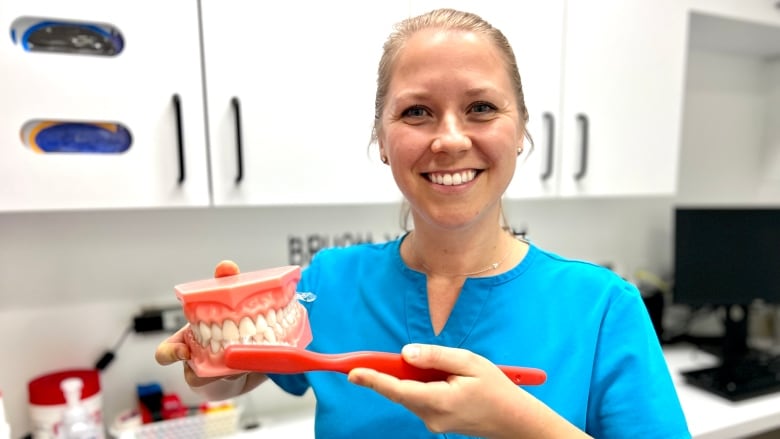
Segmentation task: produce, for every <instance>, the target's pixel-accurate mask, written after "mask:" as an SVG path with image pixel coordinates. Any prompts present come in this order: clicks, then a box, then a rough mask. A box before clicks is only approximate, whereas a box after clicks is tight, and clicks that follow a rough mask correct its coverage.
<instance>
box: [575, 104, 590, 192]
mask: <svg viewBox="0 0 780 439" xmlns="http://www.w3.org/2000/svg"><path fill="white" fill-rule="evenodd" d="M577 121H578V122H579V124H580V130H581V133H582V142H581V143H580V154H581V155H580V169H579V170H578V171H577V173H576V174H574V179H575V180H577V181H579V180H582V179H583V178H584V177H585V174H587V173H588V125H589V123H588V117H587V116H585V115H584V114H578V115H577Z"/></svg>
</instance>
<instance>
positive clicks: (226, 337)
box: [175, 266, 312, 377]
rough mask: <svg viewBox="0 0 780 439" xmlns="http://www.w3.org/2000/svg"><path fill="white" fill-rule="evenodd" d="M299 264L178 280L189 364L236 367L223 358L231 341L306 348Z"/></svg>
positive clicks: (214, 370)
mask: <svg viewBox="0 0 780 439" xmlns="http://www.w3.org/2000/svg"><path fill="white" fill-rule="evenodd" d="M298 280H300V267H298V266H287V267H278V268H272V269H267V270H260V271H254V272H248V273H241V274H237V275H234V276H227V277H222V278H215V279H207V280H201V281H195V282H190V283H186V284H181V285H177V286H176V287H175V290H176V295H177V297H178V298H179V300H180V301H181V302H182V306H183V310H184V315H185V317H186V318H187V321H188V322H189V331H185V333H184V338H185V342H186V343H187V345H188V347H189V348H190V352H191V357H190V361H189V363H190V366H191V367H192V369H193V370H194V371H195V373H196V374H197V375H198V376H201V377H211V376H223V375H230V374H235V373H239V372H242V371H236V370H233V369H230V368H228V367H227V366H225V364H224V351H225V348H226V347H228V346H231V345H235V344H243V345H282V346H295V347H298V348H304V347H306V345H308V344H309V342H310V341H311V339H312V336H311V328H310V327H309V319H308V315H307V313H306V308H304V307H303V305H301V304H300V303H299V302H298V300H297V298H296V292H295V289H296V286H297V283H298Z"/></svg>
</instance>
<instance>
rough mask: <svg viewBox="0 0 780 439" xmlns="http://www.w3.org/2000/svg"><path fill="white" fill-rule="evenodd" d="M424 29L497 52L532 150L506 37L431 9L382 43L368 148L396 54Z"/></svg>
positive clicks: (405, 215) (404, 213)
mask: <svg viewBox="0 0 780 439" xmlns="http://www.w3.org/2000/svg"><path fill="white" fill-rule="evenodd" d="M428 29H440V30H445V31H450V30H454V31H463V32H471V33H475V34H478V35H482V36H484V37H485V38H486V39H487V41H488V42H490V43H491V44H493V46H494V47H495V48H496V49H498V52H499V53H500V54H501V55H502V56H503V58H504V61H505V65H506V72H507V74H508V75H509V79H510V81H511V83H512V89H513V90H514V94H515V101H516V102H517V109H518V113H519V115H520V118H521V121H520V122H521V123H522V126H523V134H524V136H525V138H526V139H527V140H528V144H529V148H530V149H533V139H532V138H531V135H530V134H529V133H528V131H527V130H526V126H527V124H528V108H526V105H525V95H524V93H523V85H522V81H521V79H520V72H519V70H518V68H517V60H516V58H515V53H514V51H513V50H512V46H511V45H510V44H509V40H507V38H506V36H504V34H503V33H502V32H501V31H500V30H498V29H497V28H495V27H493V26H492V25H491V24H490V23H488V22H487V21H486V20H484V19H483V18H482V17H480V16H478V15H476V14H473V13H470V12H464V11H458V10H455V9H447V8H444V9H434V10H432V11H430V12H427V13H425V14H422V15H418V16H416V17H411V18H407V19H405V20H403V21H401V22H399V23H397V24H396V25H395V27H394V30H393V32H392V33H391V34H390V36H389V37H388V38H387V41H385V44H384V46H383V52H382V57H381V58H380V60H379V68H378V70H377V80H376V98H375V100H374V126H373V129H372V130H371V142H370V143H371V144H373V143H376V142H377V140H378V137H379V133H380V130H381V121H382V113H383V112H384V109H385V101H386V98H387V91H388V89H389V87H390V80H391V76H392V71H393V65H394V64H395V61H396V59H397V58H398V54H399V52H400V51H401V50H402V49H403V47H404V45H405V43H406V42H407V41H408V40H409V39H410V38H411V37H412V36H413V35H414V34H416V33H417V32H419V31H423V30H428ZM410 211H411V209H410V206H409V203H408V201H406V200H404V202H403V206H402V208H401V217H400V222H401V228H402V229H403V230H407V231H408V230H409V217H410ZM500 224H501V227H502V228H503V229H505V230H510V226H509V223H508V221H507V219H506V215H505V214H504V209H503V207H502V208H501V223H500Z"/></svg>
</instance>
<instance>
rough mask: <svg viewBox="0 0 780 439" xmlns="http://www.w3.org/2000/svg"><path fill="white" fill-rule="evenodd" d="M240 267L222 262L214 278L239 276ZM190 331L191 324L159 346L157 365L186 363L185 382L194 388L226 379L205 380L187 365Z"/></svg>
mask: <svg viewBox="0 0 780 439" xmlns="http://www.w3.org/2000/svg"><path fill="white" fill-rule="evenodd" d="M239 272H240V271H239V268H238V265H237V264H236V263H235V262H233V261H221V262H220V263H218V264H217V266H216V268H215V269H214V277H224V276H232V275H234V274H238V273H239ZM188 330H189V324H187V325H185V326H184V327H183V328H181V329H179V330H178V331H176V333H175V334H173V335H172V336H170V337H168V338H167V339H166V340H165V341H163V342H162V343H160V344H159V345H158V346H157V350H156V351H155V353H154V358H155V360H157V363H159V364H160V365H163V366H167V365H170V364H173V363H176V362H178V361H183V362H184V380H185V381H186V382H187V384H188V385H189V386H190V387H192V388H198V387H203V386H205V385H206V384H209V383H211V382H214V381H217V380H221V379H224V378H226V377H210V378H203V377H199V376H198V375H196V374H195V371H193V370H192V368H191V367H190V366H189V364H187V360H189V359H190V349H189V347H188V346H187V344H186V343H185V342H184V333H185V331H188ZM241 375H243V374H240V375H237V376H235V377H227V378H228V379H231V378H235V379H238V378H240V377H241Z"/></svg>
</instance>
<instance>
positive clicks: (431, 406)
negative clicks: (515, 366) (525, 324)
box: [349, 344, 583, 438]
mask: <svg viewBox="0 0 780 439" xmlns="http://www.w3.org/2000/svg"><path fill="white" fill-rule="evenodd" d="M402 355H403V357H404V360H406V361H407V362H408V363H410V364H412V365H414V366H417V367H420V368H424V369H438V370H442V371H445V372H449V373H451V374H452V375H451V376H450V377H449V378H448V379H447V381H437V382H429V383H423V382H419V381H412V380H399V379H397V378H395V377H393V376H390V375H387V374H383V373H380V372H377V371H375V370H372V369H365V368H357V369H353V370H352V371H351V372H350V373H349V380H350V382H352V383H355V384H358V385H361V386H365V387H368V388H371V389H373V390H375V391H376V392H378V393H380V394H382V395H384V396H385V397H387V398H388V399H390V400H391V401H394V402H397V403H399V404H402V405H404V406H405V407H406V408H408V409H409V410H410V411H411V412H413V413H414V414H416V415H417V416H418V417H419V418H420V419H422V420H423V422H424V423H425V425H426V427H427V428H428V429H429V430H430V431H432V432H434V433H444V432H457V433H460V434H464V435H468V436H479V437H491V438H502V437H508V438H510V437H511V438H520V437H533V438H542V437H579V435H583V433H582V432H580V431H578V430H576V428H574V426H572V425H571V424H569V423H568V422H566V421H565V420H564V419H563V418H561V417H560V416H558V415H557V414H555V413H554V412H553V411H552V410H551V409H549V408H548V407H547V406H545V405H544V404H542V403H541V402H540V401H539V400H537V399H536V398H534V397H533V396H531V395H530V394H529V393H527V392H526V391H524V390H523V389H521V388H520V387H518V386H517V385H515V384H514V383H513V382H512V381H511V380H510V379H509V378H508V377H507V376H506V375H504V373H503V372H502V371H501V370H500V369H499V368H498V367H497V366H496V365H494V364H493V363H491V362H490V361H488V360H487V359H486V358H484V357H482V356H479V355H477V354H475V353H473V352H470V351H467V350H464V349H456V348H448V347H443V346H434V345H421V344H412V345H407V346H405V347H404V349H403V351H402ZM572 429H573V430H574V431H572ZM567 434H568V436H566V435H567Z"/></svg>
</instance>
